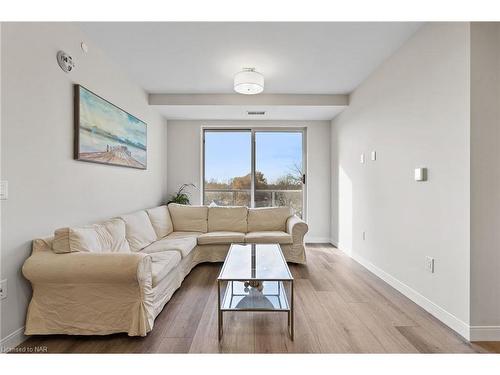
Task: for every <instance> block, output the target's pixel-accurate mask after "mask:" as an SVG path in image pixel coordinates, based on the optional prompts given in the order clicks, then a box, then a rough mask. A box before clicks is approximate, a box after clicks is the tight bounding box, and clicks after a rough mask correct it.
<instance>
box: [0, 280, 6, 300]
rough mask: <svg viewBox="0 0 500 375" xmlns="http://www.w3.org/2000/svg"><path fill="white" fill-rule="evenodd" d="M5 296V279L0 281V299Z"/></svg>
mask: <svg viewBox="0 0 500 375" xmlns="http://www.w3.org/2000/svg"><path fill="white" fill-rule="evenodd" d="M5 298H7V279H5V280H2V281H0V299H5Z"/></svg>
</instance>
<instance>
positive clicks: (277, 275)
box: [218, 244, 293, 281]
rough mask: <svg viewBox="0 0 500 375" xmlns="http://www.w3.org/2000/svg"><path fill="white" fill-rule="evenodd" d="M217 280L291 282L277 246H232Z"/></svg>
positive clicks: (288, 271)
mask: <svg viewBox="0 0 500 375" xmlns="http://www.w3.org/2000/svg"><path fill="white" fill-rule="evenodd" d="M218 280H241V281H249V280H293V277H292V275H291V273H290V270H289V269H288V265H287V264H286V261H285V258H284V257H283V253H282V251H281V248H280V247H279V245H278V244H232V245H231V248H230V249H229V253H228V254H227V257H226V260H225V262H224V266H223V268H222V270H221V273H220V275H219V277H218Z"/></svg>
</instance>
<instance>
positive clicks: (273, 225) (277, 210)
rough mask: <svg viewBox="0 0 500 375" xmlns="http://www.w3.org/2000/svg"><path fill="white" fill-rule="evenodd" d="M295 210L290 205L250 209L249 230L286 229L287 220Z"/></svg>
mask: <svg viewBox="0 0 500 375" xmlns="http://www.w3.org/2000/svg"><path fill="white" fill-rule="evenodd" d="M292 214H293V212H292V209H291V208H290V207H265V208H249V209H248V232H262V231H283V232H284V231H286V221H287V220H288V218H289V217H290V216H292Z"/></svg>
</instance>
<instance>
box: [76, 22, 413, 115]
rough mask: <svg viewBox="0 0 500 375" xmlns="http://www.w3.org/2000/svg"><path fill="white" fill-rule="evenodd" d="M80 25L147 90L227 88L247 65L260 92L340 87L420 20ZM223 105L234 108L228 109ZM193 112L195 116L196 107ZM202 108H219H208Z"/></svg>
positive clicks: (340, 90)
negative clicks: (259, 80) (261, 83)
mask: <svg viewBox="0 0 500 375" xmlns="http://www.w3.org/2000/svg"><path fill="white" fill-rule="evenodd" d="M80 26H81V28H82V29H83V31H84V32H85V34H86V35H88V37H89V40H88V41H87V44H89V45H90V48H92V44H93V43H96V44H98V46H99V47H100V48H101V49H102V50H104V51H105V52H106V53H107V54H108V55H109V56H110V57H111V59H112V60H114V61H115V62H116V63H117V64H118V65H120V66H121V67H122V68H123V69H124V70H125V71H126V72H128V74H129V75H130V76H131V77H132V79H133V80H134V81H135V82H137V83H138V84H139V85H141V86H142V87H143V88H144V89H145V90H146V91H147V92H149V93H178V94H182V93H217V94H221V93H232V92H233V87H232V84H233V76H234V74H235V73H236V72H238V71H240V70H241V69H242V68H244V67H255V68H256V69H257V70H258V71H260V72H261V73H263V74H264V76H265V80H266V81H265V91H264V92H265V93H266V94H346V93H350V92H352V91H353V90H354V89H355V88H356V87H357V86H358V85H359V84H360V83H361V82H362V81H363V80H364V79H365V78H366V77H367V76H368V75H369V74H370V73H371V72H373V71H374V70H375V69H376V68H377V66H379V65H380V64H381V63H382V62H383V61H384V60H385V59H387V58H388V57H389V56H390V55H391V54H392V53H394V52H395V51H396V49H397V48H398V47H400V46H401V45H402V44H403V43H404V42H405V41H406V40H407V39H408V38H409V37H410V36H411V35H412V34H413V33H414V32H415V31H416V30H417V29H418V28H419V27H420V26H421V23H415V22H360V23H352V22H326V23H322V22H314V23H306V22H300V23H292V22H290V23H289V22H285V23H279V22H269V23H264V22H234V23H233V22H230V23H223V22H187V23H182V22H103V23H96V22H84V23H81V24H80ZM289 109H290V110H292V109H291V108H289ZM166 110H167V111H166V112H165V111H162V112H163V113H166V116H167V117H168V118H170V117H169V116H170V115H175V116H177V117H178V116H180V117H181V118H183V117H186V116H189V115H190V112H189V110H190V108H189V107H187V108H184V109H174V108H172V113H169V112H168V108H167V109H166ZM220 110H224V109H223V108H221V109H220ZM228 110H230V112H231V113H233V114H235V113H237V110H236V109H235V108H232V109H231V108H228ZM182 111H184V112H183V113H182ZM283 111H286V109H280V110H279V111H277V112H283ZM292 111H293V110H292ZM318 111H319V112H318V113H317V116H316V117H318V116H319V117H321V116H330V115H331V114H330V113H328V111H325V109H324V108H320V109H318ZM195 112H196V113H197V116H198V115H203V110H202V109H200V108H198V109H196V110H195ZM209 112H217V113H218V115H220V113H219V112H220V111H214V110H213V109H211V110H209ZM245 112H246V111H245ZM295 112H296V113H300V115H301V116H302V115H303V114H304V111H301V110H295ZM321 113H323V115H322V114H321ZM207 115H209V113H208V112H207ZM228 115H229V112H228ZM291 115H292V113H290V116H291ZM280 116H287V114H286V113H285V114H283V113H281V114H280ZM187 118H188V117H187ZM191 118H192V117H191ZM205 118H206V117H205ZM227 118H228V117H227ZM330 118H332V117H330ZM266 119H271V117H268V118H266Z"/></svg>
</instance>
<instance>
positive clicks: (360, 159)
mask: <svg viewBox="0 0 500 375" xmlns="http://www.w3.org/2000/svg"><path fill="white" fill-rule="evenodd" d="M359 162H360V163H361V164H364V163H365V154H361V156H360V157H359Z"/></svg>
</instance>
